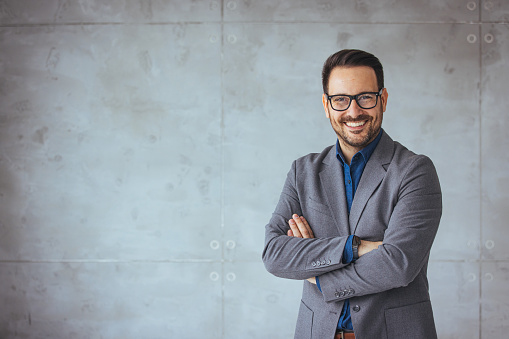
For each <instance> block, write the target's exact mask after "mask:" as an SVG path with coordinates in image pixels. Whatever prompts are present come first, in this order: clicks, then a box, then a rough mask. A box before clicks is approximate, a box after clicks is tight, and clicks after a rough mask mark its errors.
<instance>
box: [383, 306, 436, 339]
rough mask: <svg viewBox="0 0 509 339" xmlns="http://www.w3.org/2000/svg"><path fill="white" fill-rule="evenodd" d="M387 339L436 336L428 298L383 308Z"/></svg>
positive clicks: (426, 338)
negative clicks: (395, 306)
mask: <svg viewBox="0 0 509 339" xmlns="http://www.w3.org/2000/svg"><path fill="white" fill-rule="evenodd" d="M385 324H386V327H387V338H389V339H408V338H412V339H433V338H436V337H437V332H436V329H435V322H434V320H433V311H432V309H431V302H430V301H429V300H427V301H423V302H420V303H417V304H412V305H407V306H402V307H397V308H390V309H387V310H385Z"/></svg>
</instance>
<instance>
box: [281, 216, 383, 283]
mask: <svg viewBox="0 0 509 339" xmlns="http://www.w3.org/2000/svg"><path fill="white" fill-rule="evenodd" d="M288 224H289V225H290V229H289V230H288V236H289V237H296V238H304V239H313V238H314V237H315V236H314V234H313V230H312V229H311V227H310V226H309V223H308V221H307V220H306V218H304V216H298V215H297V214H294V215H292V219H290V220H288ZM382 243H383V242H382V241H369V240H362V239H361V244H360V245H359V249H358V254H359V258H360V257H362V256H363V255H364V254H366V253H369V252H371V251H372V250H374V249H377V248H378V246H380V245H382ZM307 281H309V282H310V283H313V284H316V278H315V277H311V278H308V279H307Z"/></svg>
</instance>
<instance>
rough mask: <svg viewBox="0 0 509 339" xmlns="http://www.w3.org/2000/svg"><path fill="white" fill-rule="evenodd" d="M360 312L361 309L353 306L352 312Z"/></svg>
mask: <svg viewBox="0 0 509 339" xmlns="http://www.w3.org/2000/svg"><path fill="white" fill-rule="evenodd" d="M360 310H361V307H360V306H359V305H355V306H354V307H353V311H354V312H359V311H360Z"/></svg>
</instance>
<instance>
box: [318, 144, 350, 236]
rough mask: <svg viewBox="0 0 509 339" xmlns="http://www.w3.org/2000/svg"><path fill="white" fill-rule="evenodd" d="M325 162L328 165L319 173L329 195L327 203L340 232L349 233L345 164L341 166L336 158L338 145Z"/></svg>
mask: <svg viewBox="0 0 509 339" xmlns="http://www.w3.org/2000/svg"><path fill="white" fill-rule="evenodd" d="M323 163H324V164H326V166H325V168H324V170H323V171H321V172H320V174H319V176H320V181H321V183H322V189H323V191H324V192H325V196H326V197H327V203H328V204H329V208H330V211H331V214H332V217H333V218H334V222H335V224H336V227H337V228H338V231H339V234H340V235H347V234H349V229H350V227H349V226H348V209H347V207H346V193H345V182H344V175H343V166H341V163H340V162H339V161H338V159H337V158H336V147H331V150H330V151H329V154H328V155H327V156H326V157H325V159H324V160H323Z"/></svg>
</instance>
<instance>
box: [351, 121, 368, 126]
mask: <svg viewBox="0 0 509 339" xmlns="http://www.w3.org/2000/svg"><path fill="white" fill-rule="evenodd" d="M366 122H368V121H367V120H363V121H346V122H345V125H347V126H348V127H361V126H364V125H365V124H366Z"/></svg>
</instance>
